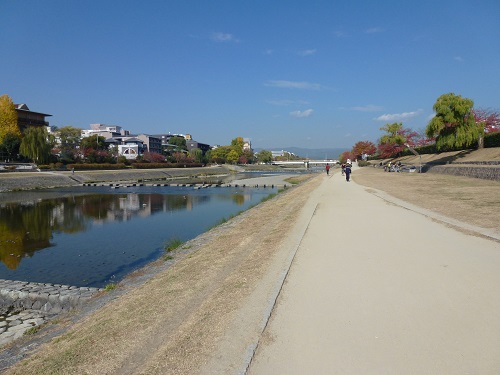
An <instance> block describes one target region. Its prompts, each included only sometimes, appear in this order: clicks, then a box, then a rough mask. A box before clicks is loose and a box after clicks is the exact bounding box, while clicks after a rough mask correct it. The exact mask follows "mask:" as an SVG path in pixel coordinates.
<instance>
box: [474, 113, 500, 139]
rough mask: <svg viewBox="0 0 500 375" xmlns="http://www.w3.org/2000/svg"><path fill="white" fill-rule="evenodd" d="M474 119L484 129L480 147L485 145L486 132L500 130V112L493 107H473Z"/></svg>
mask: <svg viewBox="0 0 500 375" xmlns="http://www.w3.org/2000/svg"><path fill="white" fill-rule="evenodd" d="M472 113H473V114H474V120H475V121H476V124H477V125H478V126H481V127H482V128H483V130H484V132H483V134H481V135H480V136H479V141H478V147H479V148H482V147H483V146H484V134H489V133H496V132H500V114H499V113H498V111H495V110H492V109H483V108H473V109H472Z"/></svg>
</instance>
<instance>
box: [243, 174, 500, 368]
mask: <svg viewBox="0 0 500 375" xmlns="http://www.w3.org/2000/svg"><path fill="white" fill-rule="evenodd" d="M354 173H356V171H355V170H354ZM316 193H317V196H316V197H314V198H311V199H317V201H318V202H317V207H316V211H315V213H314V215H313V217H312V219H311V221H310V224H309V227H308V229H307V231H306V233H305V235H304V237H303V239H302V242H301V244H300V246H299V248H298V251H297V253H296V256H295V258H294V261H293V262H292V266H291V268H290V271H289V273H288V276H287V278H286V281H285V283H284V286H283V288H282V290H281V292H280V296H279V298H278V301H277V304H276V306H275V308H274V310H273V312H272V315H271V318H270V320H269V323H268V325H267V327H266V329H265V331H264V334H263V335H262V337H261V339H260V342H259V344H258V348H257V350H256V354H255V356H254V357H253V359H252V362H251V364H250V366H249V369H248V373H249V374H499V373H500V319H499V317H500V272H499V270H500V244H499V242H495V241H491V240H487V239H484V238H481V237H476V236H471V235H466V234H464V233H462V232H459V231H457V230H456V229H452V228H450V227H447V226H445V225H443V224H441V223H438V222H435V221H433V220H431V219H430V218H429V217H426V216H424V215H422V214H419V213H415V212H413V211H411V210H408V209H404V208H402V207H399V206H396V205H394V204H389V203H387V202H385V201H384V200H382V199H380V198H378V197H376V196H374V195H372V194H370V193H368V192H367V191H366V190H365V188H364V187H362V186H359V185H357V184H355V183H354V182H349V183H347V182H346V181H345V180H344V179H343V177H342V176H341V175H340V174H339V173H336V174H334V175H331V176H329V177H327V176H326V175H325V177H324V182H323V183H322V185H321V186H320V188H319V189H318V191H317V192H316Z"/></svg>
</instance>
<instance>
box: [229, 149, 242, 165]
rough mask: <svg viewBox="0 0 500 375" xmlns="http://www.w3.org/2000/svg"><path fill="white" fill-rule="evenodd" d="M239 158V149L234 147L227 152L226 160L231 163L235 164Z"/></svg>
mask: <svg viewBox="0 0 500 375" xmlns="http://www.w3.org/2000/svg"><path fill="white" fill-rule="evenodd" d="M239 158H240V155H238V151H236V150H234V149H233V150H231V151H229V153H228V154H227V157H226V161H228V162H229V163H231V164H235V163H236V162H237V161H238V159H239Z"/></svg>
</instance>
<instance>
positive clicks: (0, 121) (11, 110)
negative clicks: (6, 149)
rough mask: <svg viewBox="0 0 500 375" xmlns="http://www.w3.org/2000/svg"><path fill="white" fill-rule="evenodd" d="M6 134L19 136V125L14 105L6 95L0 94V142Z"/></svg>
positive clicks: (0, 142)
mask: <svg viewBox="0 0 500 375" xmlns="http://www.w3.org/2000/svg"><path fill="white" fill-rule="evenodd" d="M7 134H14V135H16V136H18V137H20V136H21V131H20V130H19V126H17V112H16V106H15V105H14V103H13V102H12V99H11V98H10V97H9V96H8V95H2V96H0V144H2V143H3V140H4V138H5V136H6V135H7Z"/></svg>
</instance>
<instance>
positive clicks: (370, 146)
mask: <svg viewBox="0 0 500 375" xmlns="http://www.w3.org/2000/svg"><path fill="white" fill-rule="evenodd" d="M376 151H377V146H375V143H373V142H370V141H359V142H357V143H356V144H355V145H354V146H353V148H352V151H351V152H352V154H353V155H356V158H361V156H363V154H366V155H373V154H374V153H375V152H376Z"/></svg>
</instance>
